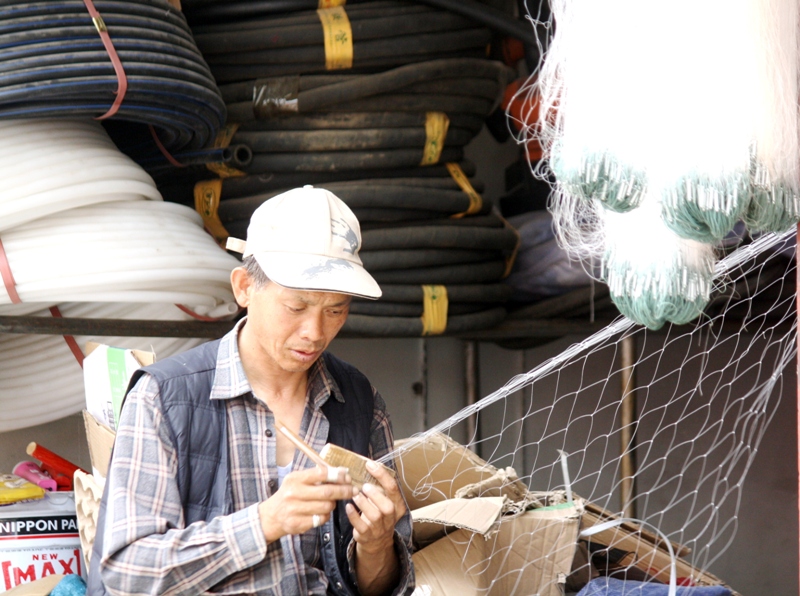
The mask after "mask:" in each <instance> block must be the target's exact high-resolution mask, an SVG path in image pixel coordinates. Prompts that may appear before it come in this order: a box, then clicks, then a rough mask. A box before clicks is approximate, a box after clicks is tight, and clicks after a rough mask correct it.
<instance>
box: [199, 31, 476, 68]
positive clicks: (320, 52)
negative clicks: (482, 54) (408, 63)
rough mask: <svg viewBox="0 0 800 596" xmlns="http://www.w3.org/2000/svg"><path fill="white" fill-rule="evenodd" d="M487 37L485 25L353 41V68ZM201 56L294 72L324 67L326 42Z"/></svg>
mask: <svg viewBox="0 0 800 596" xmlns="http://www.w3.org/2000/svg"><path fill="white" fill-rule="evenodd" d="M321 33H322V32H321V30H320V34H321ZM489 41H491V36H490V34H489V32H488V31H487V30H486V29H457V30H455V31H437V32H435V33H419V34H416V35H408V36H405V37H389V38H378V39H366V40H363V41H358V42H355V43H354V44H353V68H358V67H359V66H361V61H362V60H363V61H368V60H372V61H374V60H376V59H378V58H390V59H395V60H392V61H391V62H389V63H390V64H392V63H397V60H396V58H397V57H398V56H415V55H419V54H430V53H433V52H440V51H453V50H461V49H467V48H475V47H483V46H484V45H485V44H487V43H489ZM203 56H204V58H205V59H206V62H207V63H208V64H209V66H210V67H211V70H212V72H216V71H217V70H221V69H222V68H223V67H224V66H226V65H256V66H259V65H285V66H288V67H289V68H290V69H291V70H290V72H293V73H295V74H303V73H304V72H313V71H324V70H325V46H324V44H323V43H322V40H321V39H320V42H319V43H317V44H314V45H302V46H297V47H287V48H275V49H270V50H247V51H243V52H241V53H238V54H203ZM403 62H405V60H403Z"/></svg>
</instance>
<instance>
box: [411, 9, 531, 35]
mask: <svg viewBox="0 0 800 596" xmlns="http://www.w3.org/2000/svg"><path fill="white" fill-rule="evenodd" d="M416 1H417V2H421V3H424V4H428V5H430V6H435V7H437V8H443V9H445V10H449V11H451V12H454V13H456V14H461V15H464V16H465V17H469V18H470V19H472V20H474V21H475V22H478V23H481V24H483V25H486V26H487V27H491V28H492V29H494V30H495V31H497V32H499V33H503V34H505V35H508V36H509V37H514V38H516V39H519V40H520V41H521V42H523V43H525V44H530V45H533V46H536V45H538V43H539V38H538V36H537V35H536V32H535V31H534V30H533V26H532V25H530V24H526V23H525V22H524V21H520V20H517V19H514V18H511V17H509V16H508V15H507V14H505V13H504V12H502V11H500V10H497V9H496V8H494V7H492V6H487V5H486V4H483V3H481V2H477V1H476V0H416Z"/></svg>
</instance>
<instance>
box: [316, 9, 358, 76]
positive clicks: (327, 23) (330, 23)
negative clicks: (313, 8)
mask: <svg viewBox="0 0 800 596" xmlns="http://www.w3.org/2000/svg"><path fill="white" fill-rule="evenodd" d="M317 14H318V15H319V20H320V22H321V23H322V33H323V35H324V36H325V69H326V70H340V69H342V68H353V30H352V29H351V28H350V19H348V18H347V13H346V12H345V11H344V6H334V7H333V8H320V9H319V10H317Z"/></svg>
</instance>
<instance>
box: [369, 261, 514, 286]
mask: <svg viewBox="0 0 800 596" xmlns="http://www.w3.org/2000/svg"><path fill="white" fill-rule="evenodd" d="M505 270H506V262H505V261H504V260H501V261H489V262H486V263H477V264H476V263H469V264H466V265H447V266H443V267H423V268H420V269H397V270H392V271H375V272H374V273H373V272H371V271H370V273H371V274H372V277H374V278H375V281H377V282H378V283H379V284H383V283H386V284H481V283H494V282H498V281H500V280H501V279H503V275H504V273H505Z"/></svg>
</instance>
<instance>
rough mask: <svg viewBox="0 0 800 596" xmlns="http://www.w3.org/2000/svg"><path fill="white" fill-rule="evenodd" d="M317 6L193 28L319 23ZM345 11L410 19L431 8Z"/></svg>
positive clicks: (383, 6)
mask: <svg viewBox="0 0 800 596" xmlns="http://www.w3.org/2000/svg"><path fill="white" fill-rule="evenodd" d="M316 9H317V7H316V6H314V7H312V8H311V9H310V10H303V11H294V12H286V13H283V14H273V15H264V16H263V17H261V18H246V19H231V20H229V21H225V22H215V23H202V24H197V25H196V26H194V27H193V30H194V31H195V32H196V33H197V34H198V35H203V34H206V33H219V32H220V31H225V30H228V29H230V28H231V27H233V28H235V29H237V30H240V31H244V30H247V29H262V28H264V27H265V26H272V27H275V28H279V27H293V26H297V25H306V24H308V23H318V22H319V15H318V14H317V10H316ZM345 10H346V11H347V18H348V20H350V21H354V20H355V21H357V20H363V19H374V18H384V17H386V16H389V15H391V16H394V17H400V18H412V17H414V16H415V15H419V14H421V13H426V12H431V11H432V10H431V8H430V7H428V6H425V5H422V4H414V3H410V2H397V1H396V0H375V1H371V2H360V3H356V4H350V5H348V6H346V7H345Z"/></svg>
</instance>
